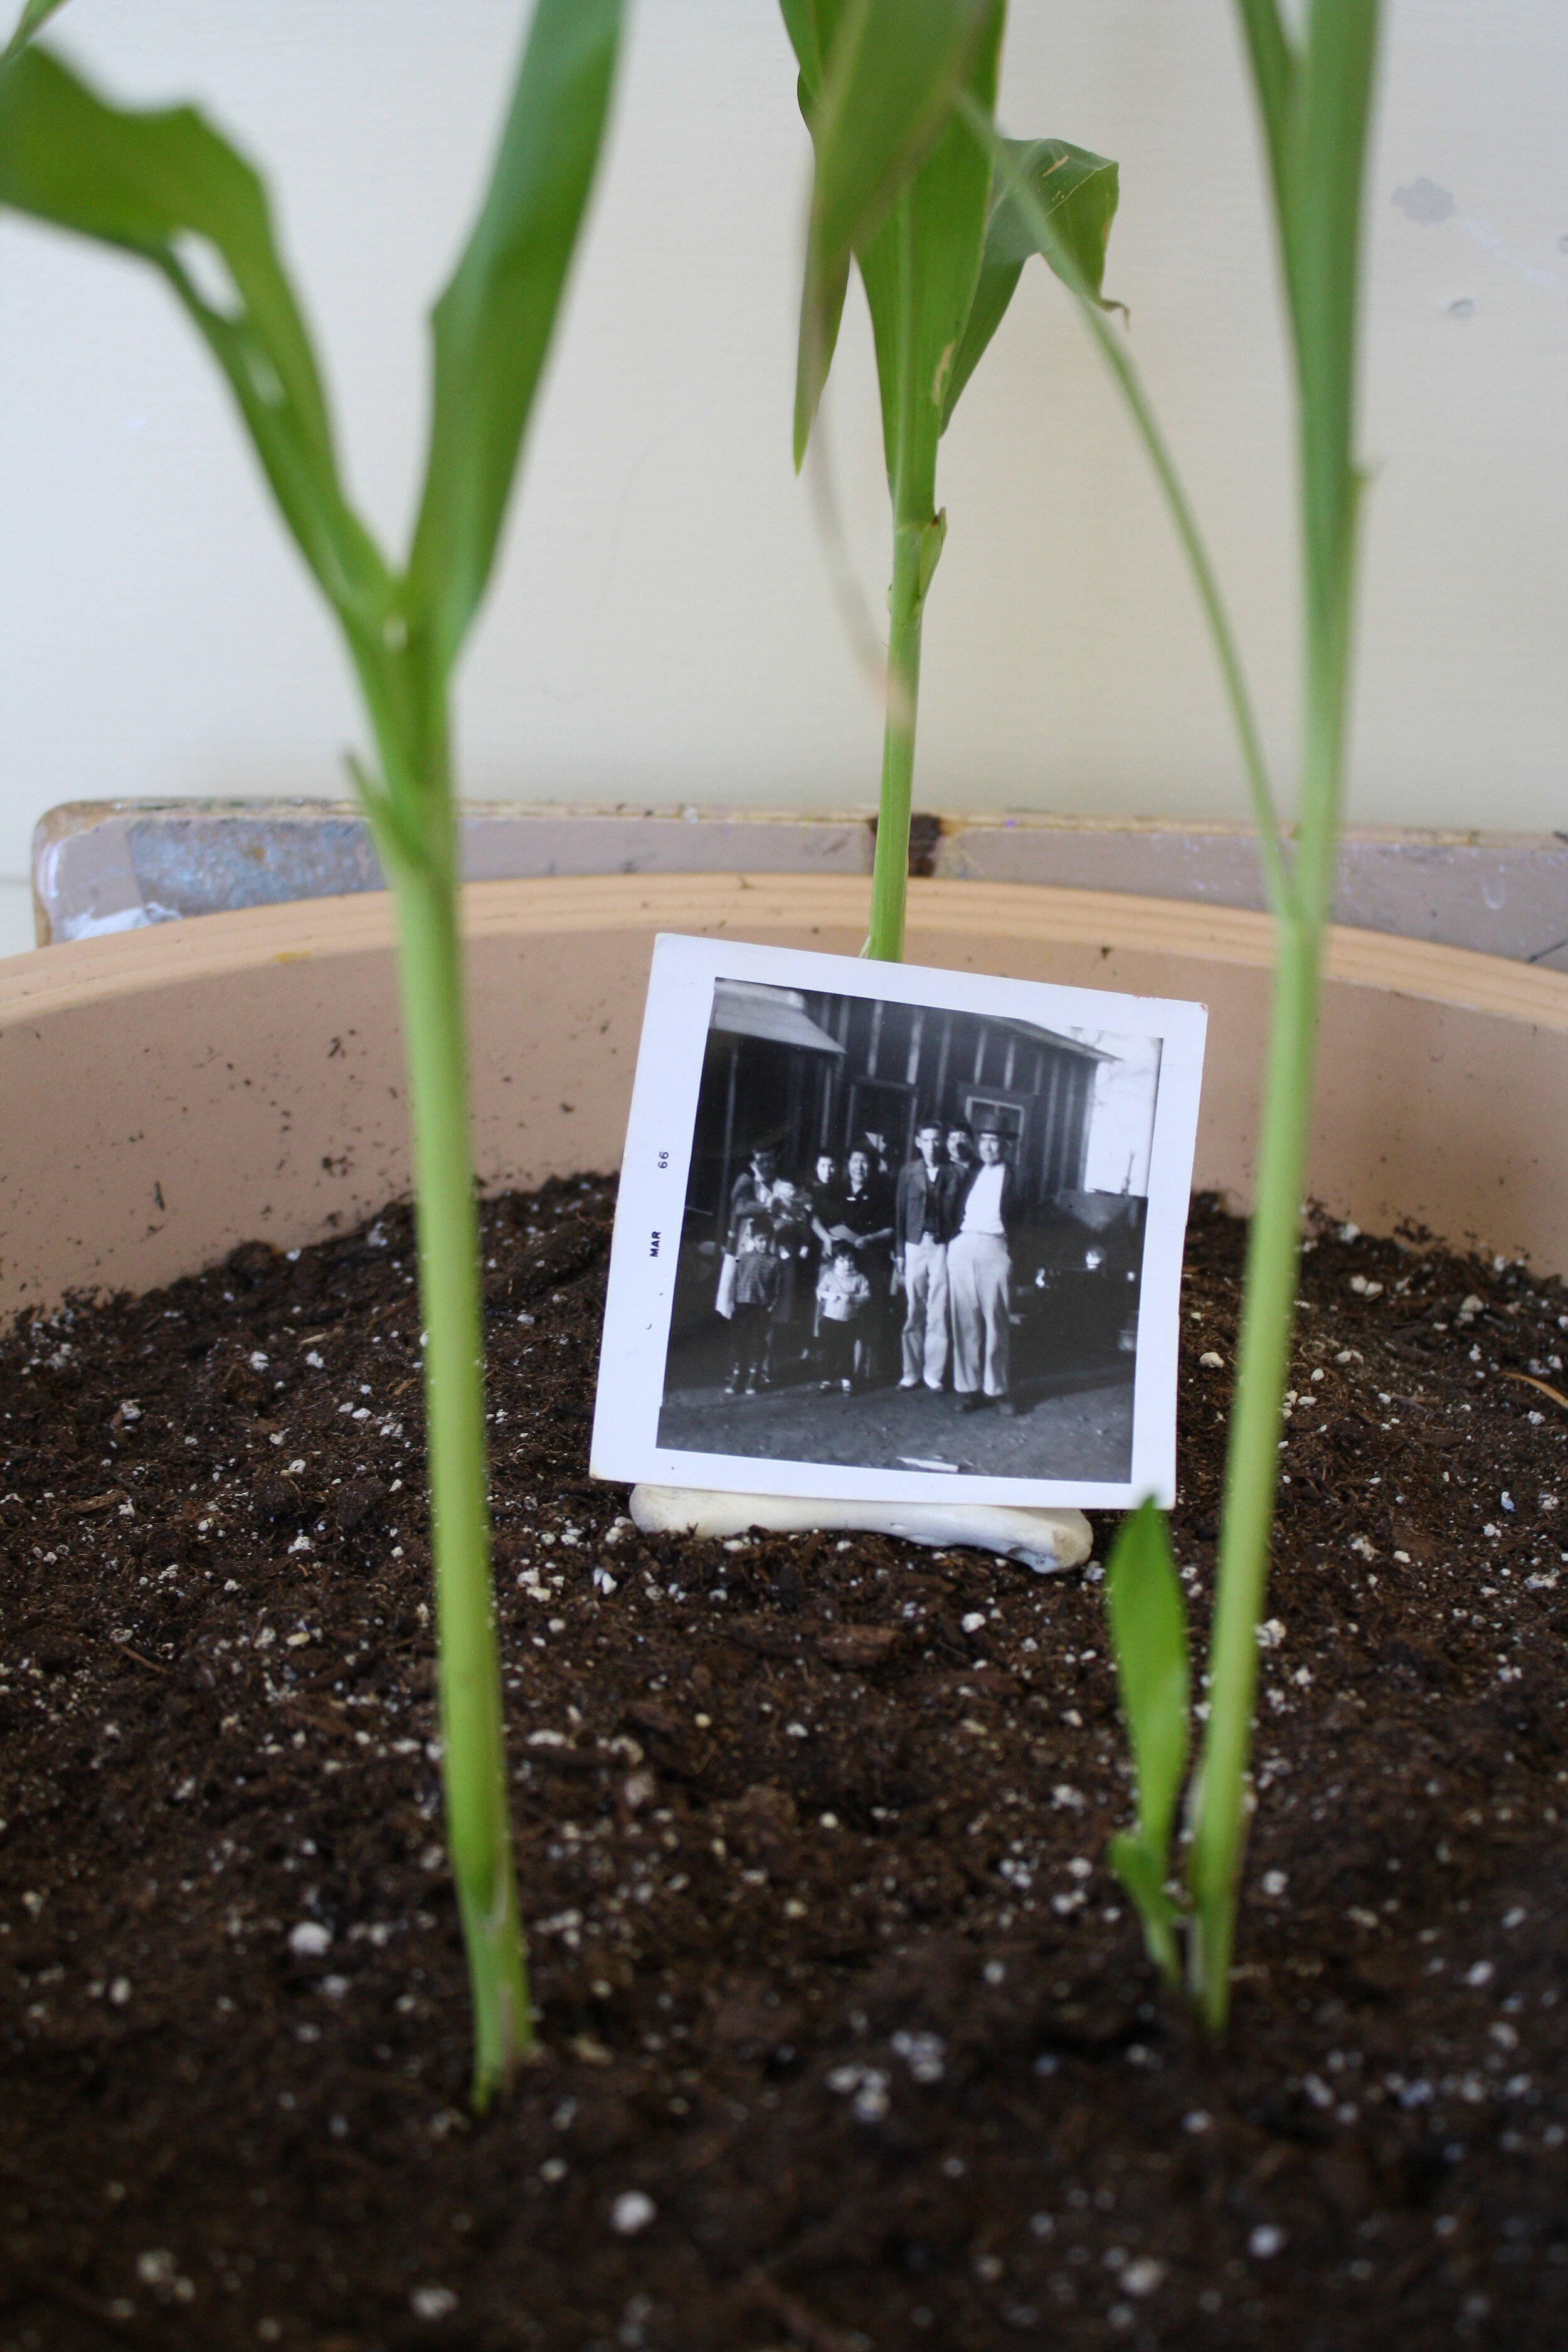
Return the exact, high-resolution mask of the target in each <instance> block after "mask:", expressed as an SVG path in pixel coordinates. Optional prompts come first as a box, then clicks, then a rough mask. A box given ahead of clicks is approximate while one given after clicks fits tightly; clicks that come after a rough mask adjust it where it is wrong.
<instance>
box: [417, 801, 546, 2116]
mask: <svg viewBox="0 0 1568 2352" xmlns="http://www.w3.org/2000/svg"><path fill="white" fill-rule="evenodd" d="M426 806H427V810H428V830H427V833H426V847H427V849H428V851H429V857H428V861H427V862H426V863H425V864H422V865H420V866H405V865H404V864H403V863H402V861H401V859H400V858H399V856H398V855H397V852H396V850H395V848H394V847H391V846H390V845H389V846H388V848H387V849H386V850H384V860H385V862H386V864H387V867H388V872H389V875H390V877H391V878H392V883H393V893H394V899H395V906H396V910H397V933H398V949H399V956H398V977H399V982H400V988H401V996H402V1005H403V1034H404V1050H405V1056H406V1060H407V1066H408V1081H409V1098H410V1099H409V1111H410V1120H411V1125H412V1129H413V1146H414V1189H415V1202H416V1229H417V1234H418V1244H419V1296H420V1309H421V1314H422V1317H423V1320H424V1324H425V1412H426V1449H427V1454H428V1460H429V1477H430V1499H431V1530H430V1532H431V1549H432V1553H433V1556H434V1563H435V1577H436V1626H437V1659H438V1668H439V1670H438V1678H437V1688H438V1699H439V1708H440V1727H441V1779H442V1786H443V1790H444V1792H445V1797H446V1809H447V1843H448V1846H449V1849H450V1853H451V1859H452V1875H453V1879H454V1882H455V1884H456V1886H457V1891H458V1911H459V1915H460V1916H461V1920H462V1927H463V1941H464V1945H465V1947H466V1949H467V1952H468V1976H469V1983H470V1986H471V1989H472V1994H473V2005H474V2020H473V2022H474V2079H475V2083H476V2085H478V2086H485V2087H484V2088H483V2089H482V2090H481V2091H480V2097H481V2100H482V2099H483V2098H484V2097H485V2096H488V2095H489V2087H490V2086H496V2087H499V2086H500V2085H501V2084H504V2083H505V2082H506V2081H507V2080H508V2079H509V2077H510V2074H511V2072H512V2069H513V2068H514V2066H515V2065H516V2063H518V2061H519V2059H520V2058H521V2057H523V2056H524V2055H526V2053H527V2052H528V2050H529V2048H530V2046H531V2042H532V2038H533V2031H532V2008H531V2001H530V1999H529V1989H528V1969H527V1963H526V1959H525V1957H524V1948H523V1939H522V1928H521V1919H520V1916H519V1913H518V1899H517V1881H516V1873H515V1870H514V1867H513V1863H512V1851H511V1824H510V1815H509V1812H508V1809H507V1785H506V1753H505V1732H504V1727H503V1724H502V1718H501V1696H500V1656H499V1653H498V1649H497V1643H496V1628H495V1618H494V1613H493V1611H492V1607H491V1601H490V1557H489V1495H488V1484H487V1476H486V1461H485V1412H484V1313H483V1304H482V1299H481V1295H480V1287H479V1216H478V1212H477V1210H476V1207H475V1202H474V1183H473V1161H472V1156H471V1152H470V1150H469V1117H468V1039H467V1037H466V1035H465V1034H464V1019H463V1006H464V991H463V971H462V942H461V940H460V938H459V936H458V891H457V848H458V835H457V824H456V813H455V811H454V808H453V805H452V798H451V791H450V786H449V782H448V780H447V774H446V770H445V761H444V760H442V761H440V762H439V764H437V762H435V761H433V762H432V766H431V770H430V772H429V775H428V788H427V801H426Z"/></svg>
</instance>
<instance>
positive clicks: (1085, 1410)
mask: <svg viewBox="0 0 1568 2352" xmlns="http://www.w3.org/2000/svg"><path fill="white" fill-rule="evenodd" d="M1159 1076H1160V1040H1159V1038H1158V1037H1128V1036H1111V1035H1108V1034H1104V1033H1102V1032H1100V1031H1098V1030H1089V1029H1085V1030H1078V1029H1071V1030H1068V1029H1064V1030H1062V1031H1059V1032H1058V1031H1055V1030H1051V1029H1047V1028H1044V1027H1041V1026H1038V1025H1037V1024H1033V1023H1030V1022H1028V1021H1024V1020H1018V1019H1013V1018H1008V1017H1003V1016H1000V1015H996V1016H988V1015H985V1014H982V1013H974V1012H967V1011H959V1010H948V1009H945V1008H942V1007H941V1006H933V1005H931V1004H929V1003H928V1004H921V1003H894V1002H882V1001H880V1000H879V999H876V998H872V997H867V996H849V995H827V994H817V993H815V992H808V991H805V990H801V989H794V988H785V987H776V986H773V985H768V984H764V983H762V982H751V981H744V982H742V981H727V980H720V981H719V982H717V983H716V984H715V986H714V991H713V1001H712V1013H711V1018H710V1024H709V1029H708V1035H707V1040H706V1045H705V1050H704V1055H703V1064H702V1076H701V1082H700V1091H699V1096H698V1104H697V1114H696V1122H695V1131H694V1134H693V1139H692V1150H691V1158H690V1163H689V1177H688V1181H687V1192H686V1202H685V1213H684V1219H683V1225H682V1232H681V1236H680V1243H679V1266H678V1268H677V1272H676V1278H675V1292H674V1300H673V1306H672V1310H671V1318H670V1326H669V1340H668V1355H667V1359H666V1364H665V1380H664V1390H663V1397H662V1402H661V1406H660V1411H659V1416H658V1443H659V1444H660V1445H661V1446H667V1447H669V1448H671V1449H676V1450H679V1451H682V1452H688V1453H693V1454H709V1455H712V1454H739V1455H750V1456H753V1457H758V1458H768V1457H773V1458H775V1459H777V1458H782V1459H789V1460H795V1461H816V1462H825V1463H837V1464H843V1465H857V1466H860V1467H865V1468H888V1469H899V1470H920V1471H929V1472H942V1471H952V1472H959V1473H963V1472H968V1473H970V1474H972V1475H973V1474H978V1475H986V1476H994V1477H1018V1478H1036V1479H1042V1478H1044V1479H1051V1478H1081V1479H1089V1480H1106V1481H1116V1480H1124V1479H1126V1478H1128V1477H1129V1476H1130V1475H1131V1459H1132V1408H1133V1389H1134V1372H1135V1368H1136V1362H1137V1349H1138V1315H1139V1297H1140V1288H1141V1280H1142V1260H1143V1244H1144V1231H1145V1214H1146V1208H1147V1196H1148V1184H1149V1164H1150V1154H1151V1148H1152V1137H1153V1128H1154V1109H1155V1100H1156V1096H1157V1093H1158V1087H1159Z"/></svg>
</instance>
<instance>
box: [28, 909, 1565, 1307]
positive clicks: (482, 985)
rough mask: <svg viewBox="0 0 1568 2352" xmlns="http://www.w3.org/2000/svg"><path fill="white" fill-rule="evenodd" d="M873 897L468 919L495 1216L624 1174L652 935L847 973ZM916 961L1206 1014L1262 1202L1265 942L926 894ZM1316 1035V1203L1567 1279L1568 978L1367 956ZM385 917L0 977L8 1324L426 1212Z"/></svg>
mask: <svg viewBox="0 0 1568 2352" xmlns="http://www.w3.org/2000/svg"><path fill="white" fill-rule="evenodd" d="M866 900H867V886H866V884H865V881H864V880H863V879H862V878H860V877H852V876H844V877H815V876H793V875H765V876H760V877H755V878H752V877H747V876H745V875H718V874H709V875H690V876H686V875H668V876H653V877H650V876H638V875H615V876H607V877H590V878H580V877H573V878H568V879H552V880H542V881H541V880H531V881H521V882H495V883H482V884H477V885H474V886H472V887H470V888H469V889H468V893H467V897H466V923H467V931H468V941H469V950H468V970H469V988H470V998H471V1007H472V1034H473V1079H474V1104H475V1151H476V1160H477V1164H478V1166H479V1171H480V1172H481V1175H482V1178H483V1181H484V1183H485V1185H486V1187H487V1188H499V1187H501V1186H505V1185H511V1184H522V1185H531V1184H536V1183H538V1182H540V1181H542V1179H543V1178H544V1177H546V1176H548V1175H551V1174H552V1173H557V1172H565V1171H572V1170H586V1169H605V1168H612V1167H614V1166H615V1165H616V1163H617V1161H618V1160H619V1157H620V1151H621V1144H622V1139H623V1136H624V1133H625V1127H626V1105H627V1101H628V1099H629V1096H630V1089H631V1080H632V1069H633V1064H634V1061H635V1058H636V1054H637V1034H638V1029H639V1025H640V1022H641V1016H642V1003H643V990H644V986H645V982H646V979H647V966H648V957H649V952H650V949H651V945H652V940H653V938H654V935H655V933H656V932H658V931H700V932H709V933H715V934H720V935H721V934H723V933H725V932H731V933H733V935H734V936H735V937H736V938H739V939H749V940H773V941H779V942H782V943H785V944H796V945H800V946H811V947H817V948H824V949H828V950H837V951H838V952H840V953H846V954H853V953H855V952H857V950H858V948H859V945H860V942H861V939H862V937H863V934H864V926H865V919H866ZM909 956H910V961H913V962H919V963H924V964H931V965H945V966H949V967H952V968H955V969H958V970H980V971H997V972H1005V973H1010V974H1016V975H1018V976H1020V977H1025V978H1028V979H1032V980H1055V981H1063V982H1073V983H1076V984H1078V985H1079V986H1089V987H1095V986H1099V987H1105V988H1113V989H1122V990H1130V991H1132V992H1136V993H1143V994H1150V995H1162V996H1188V997H1197V998H1201V999H1202V1000H1203V1001H1204V1002H1205V1003H1207V1005H1208V1007H1209V1013H1210V1024H1209V1047H1208V1064H1207V1070H1206V1074H1205V1084H1204V1111H1203V1120H1202V1125H1201V1128H1200V1131H1199V1138H1198V1152H1197V1164H1196V1169H1195V1174H1194V1181H1195V1182H1196V1183H1197V1184H1198V1185H1199V1186H1200V1187H1205V1188H1215V1189H1218V1190H1220V1191H1223V1192H1226V1193H1227V1194H1229V1195H1230V1196H1232V1198H1233V1199H1235V1200H1236V1201H1237V1202H1238V1203H1240V1202H1245V1201H1246V1199H1247V1194H1248V1190H1249V1185H1250V1181H1251V1171H1252V1156H1253V1145H1254V1137H1255V1133H1256V1126H1257V1105H1258V1079H1259V1073H1260V1071H1261V1067H1262V1059H1263V1048H1264V1038H1265V1031H1266V1026H1267V1019H1268V963H1269V960H1270V935H1269V925H1268V920H1267V919H1266V918H1264V917H1262V916H1259V915H1254V914H1247V913H1240V912H1236V911H1229V910H1220V909H1214V908H1203V907H1195V906H1191V905H1177V904H1173V903H1171V902H1169V901H1164V900H1157V899H1148V898H1125V897H1115V896H1111V895H1109V894H1104V893H1096V892H1086V891H1068V890H1058V889H1052V888H1047V887H1039V886H1032V885H1027V884H1013V883H986V882H979V881H956V880H955V881H943V880H938V881H925V882H921V881H917V882H912V883H911V884H910V925H909ZM1328 971H1329V975H1330V976H1329V982H1328V985H1327V988H1326V991H1325V999H1324V1009H1323V1032H1322V1046H1321V1066H1320V1079H1319V1089H1318V1115H1317V1121H1316V1131H1315V1136H1314V1141H1313V1149H1312V1158H1311V1166H1310V1191H1311V1192H1312V1194H1313V1196H1314V1197H1315V1198H1317V1199H1319V1200H1321V1201H1322V1202H1324V1203H1325V1204H1326V1206H1328V1207H1329V1208H1330V1209H1331V1210H1332V1211H1333V1212H1334V1213H1336V1214H1338V1215H1341V1216H1348V1217H1353V1218H1354V1219H1355V1220H1356V1222H1357V1223H1359V1224H1361V1225H1362V1226H1363V1227H1364V1228H1365V1229H1366V1230H1367V1231H1368V1232H1384V1233H1386V1232H1389V1231H1392V1230H1393V1229H1394V1226H1395V1224H1396V1223H1398V1222H1399V1221H1400V1220H1401V1219H1409V1220H1412V1221H1414V1223H1416V1224H1419V1225H1424V1226H1426V1227H1429V1228H1430V1229H1431V1230H1432V1232H1433V1233H1435V1234H1439V1235H1441V1236H1442V1237H1444V1238H1445V1239H1447V1240H1449V1241H1451V1242H1455V1243H1460V1244H1463V1243H1475V1244H1479V1245H1480V1246H1483V1247H1485V1248H1487V1249H1489V1250H1491V1251H1494V1252H1501V1253H1506V1254H1507V1255H1510V1256H1521V1257H1525V1258H1528V1259H1529V1260H1531V1262H1532V1264H1533V1265H1535V1266H1536V1267H1537V1269H1538V1270H1540V1271H1542V1272H1552V1271H1554V1270H1558V1269H1561V1268H1563V1267H1564V1266H1568V1187H1565V1185H1564V1182H1563V1137H1564V1136H1565V1135H1568V974H1565V973H1561V972H1554V971H1542V970H1540V969H1538V968H1534V967H1531V966H1530V965H1525V964H1518V963H1511V962H1505V961H1501V960H1500V959H1497V958H1494V957H1490V956H1482V955H1477V954H1474V953H1471V952H1468V951H1467V950H1460V949H1453V948H1442V947H1433V946H1429V945H1427V944H1425V943H1422V942H1417V941H1412V940H1402V939H1395V938H1389V937H1387V936H1384V935H1382V934H1378V933H1373V932H1368V931H1353V930H1348V929H1341V930H1337V931H1336V932H1335V933H1334V934H1333V938H1332V941H1331V948H1330V952H1329V961H1328ZM403 1090H404V1075H403V1062H402V1050H401V1044H400V1040H399V1034H398V1019H397V996H396V987H395V973H394V970H393V957H392V922H391V908H390V906H389V904H388V902H387V900H386V898H384V897H383V896H380V895H370V896H362V897H356V898H333V899H313V900H305V901H301V902H297V903H295V904H291V905H287V906H280V907H268V908H256V909H252V910H247V911H246V912H243V913H238V914H229V915H215V916H207V917H204V918H201V919H196V920H192V921H187V922H181V923H170V924H165V925H160V926H157V927H155V928H153V929H142V930H136V931H130V932H125V933H122V934H120V935H117V936H113V937H110V938H105V939H100V940H89V941H85V942H82V943H80V944H78V945H74V946H68V947H55V948H48V949H44V950H39V951H38V952H37V953H35V954H32V955H25V956H17V957H14V958H12V959H10V960H9V961H6V962H5V963H3V964H0V1312H4V1313H5V1314H7V1315H8V1314H11V1313H13V1312H15V1311H16V1309H17V1308H19V1307H34V1306H45V1307H48V1306H53V1305H55V1304H57V1303H58V1301H59V1300H60V1299H61V1298H62V1297H64V1296H65V1295H66V1294H67V1293H68V1292H70V1291H72V1290H90V1289H98V1288H107V1289H120V1288H126V1289H131V1290H144V1289H147V1288H149V1287H151V1286H153V1285H155V1284H157V1283H161V1282H164V1281H167V1280H168V1279H170V1278H171V1277H172V1276H175V1275H177V1274H181V1273H184V1272H189V1271H192V1270H194V1269H195V1268H197V1267H199V1266H201V1265H205V1264H207V1263H210V1262H211V1261H212V1260H213V1259H215V1258H217V1257H219V1256H221V1255H223V1254H224V1253H225V1252H226V1251H227V1250H228V1249H230V1248H232V1247H233V1245H234V1244H236V1243H237V1242H239V1241H242V1240H245V1239H247V1238H249V1237H251V1236H253V1235H262V1236H264V1237H265V1238H267V1239H268V1240H270V1241H272V1242H273V1243H275V1244H277V1245H278V1246H279V1247H281V1248H291V1247H293V1246H295V1245H296V1244H301V1243H305V1242H309V1241H312V1240H315V1239H318V1238H320V1237H321V1235H322V1234H325V1233H327V1232H329V1231H331V1230H332V1229H334V1228H338V1227H342V1226H344V1225H347V1224H351V1223H353V1222H355V1221H356V1220H358V1219H359V1218H362V1217H363V1216H366V1215H368V1214H369V1213H371V1212H373V1211H374V1210H375V1209H376V1208H378V1207H380V1206H381V1205H382V1203H383V1202H385V1201H386V1200H388V1199H389V1198H391V1197H393V1196H395V1195H397V1194H400V1193H404V1192H406V1191H407V1189H408V1151H407V1138H406V1127H405V1110H404V1102H403Z"/></svg>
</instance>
